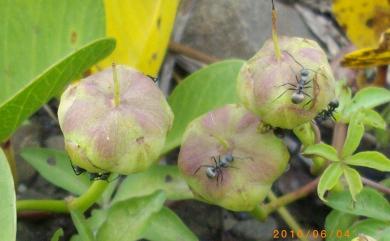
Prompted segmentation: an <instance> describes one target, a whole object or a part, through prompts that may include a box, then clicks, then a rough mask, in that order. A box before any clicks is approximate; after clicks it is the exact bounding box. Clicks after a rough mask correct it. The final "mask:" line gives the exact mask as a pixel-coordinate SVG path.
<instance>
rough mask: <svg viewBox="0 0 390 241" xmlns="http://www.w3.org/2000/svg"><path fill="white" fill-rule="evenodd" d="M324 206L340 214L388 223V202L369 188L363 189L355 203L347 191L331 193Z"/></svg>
mask: <svg viewBox="0 0 390 241" xmlns="http://www.w3.org/2000/svg"><path fill="white" fill-rule="evenodd" d="M326 204H327V205H328V206H330V207H332V208H334V209H336V210H339V211H341V212H346V213H350V214H354V215H361V216H366V217H370V218H375V219H378V220H383V221H390V204H389V202H388V201H387V200H386V198H384V197H383V196H382V195H381V194H380V193H378V192H377V191H376V190H374V189H371V188H366V187H365V188H363V190H362V191H361V192H360V193H359V194H358V195H357V196H356V202H354V201H353V200H352V196H351V194H350V193H349V191H343V192H334V193H331V194H330V195H329V196H328V202H327V203H326Z"/></svg>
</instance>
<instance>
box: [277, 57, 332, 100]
mask: <svg viewBox="0 0 390 241" xmlns="http://www.w3.org/2000/svg"><path fill="white" fill-rule="evenodd" d="M282 52H285V53H286V54H287V55H288V56H290V58H292V59H293V60H294V62H295V63H296V64H298V65H299V66H301V70H300V71H299V74H298V75H297V74H295V72H294V70H293V69H292V68H291V66H290V69H291V71H292V72H293V74H294V75H295V79H296V82H297V83H296V84H291V83H285V84H282V85H279V86H277V87H282V86H286V85H288V86H289V88H288V89H286V90H285V91H283V92H282V93H281V94H280V95H279V96H278V97H276V98H275V100H277V99H279V98H280V97H282V96H283V95H284V94H285V93H287V91H289V90H292V91H294V93H293V94H292V96H291V102H292V103H294V104H300V103H302V102H303V101H304V99H305V97H309V98H310V100H309V101H308V102H307V103H306V104H305V105H304V106H306V105H308V104H310V103H311V102H312V100H313V97H312V96H311V95H309V94H308V93H307V92H305V90H306V89H310V88H313V86H312V85H309V84H310V83H311V82H312V81H313V78H316V77H317V74H321V73H319V72H318V71H315V70H312V69H308V68H305V67H304V66H303V65H302V64H301V63H299V62H298V61H297V60H296V59H295V58H294V56H292V55H291V54H290V53H289V52H287V51H285V50H283V51H282ZM309 71H312V72H314V73H315V77H312V78H310V72H309ZM322 75H323V74H322ZM323 76H325V75H323ZM325 77H326V76H325ZM275 100H274V101H275Z"/></svg>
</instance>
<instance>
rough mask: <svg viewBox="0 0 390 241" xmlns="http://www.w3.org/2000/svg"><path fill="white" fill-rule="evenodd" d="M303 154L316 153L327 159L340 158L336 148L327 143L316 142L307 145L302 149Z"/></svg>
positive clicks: (335, 160) (336, 160)
mask: <svg viewBox="0 0 390 241" xmlns="http://www.w3.org/2000/svg"><path fill="white" fill-rule="evenodd" d="M303 154H304V155H317V156H320V157H323V158H325V159H327V160H329V161H334V162H339V161H340V159H339V157H338V156H337V150H336V149H335V148H334V147H333V146H330V145H328V144H325V143H318V144H314V145H311V146H308V147H306V148H305V149H304V151H303Z"/></svg>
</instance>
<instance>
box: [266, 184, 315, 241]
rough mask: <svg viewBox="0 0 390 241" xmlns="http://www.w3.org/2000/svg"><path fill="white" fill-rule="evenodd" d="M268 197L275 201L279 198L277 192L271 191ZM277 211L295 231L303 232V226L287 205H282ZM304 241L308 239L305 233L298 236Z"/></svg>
mask: <svg viewBox="0 0 390 241" xmlns="http://www.w3.org/2000/svg"><path fill="white" fill-rule="evenodd" d="M268 198H269V200H270V201H271V202H275V201H276V200H277V199H278V198H277V197H276V196H275V194H274V193H273V192H272V191H271V192H270V193H269V194H268ZM277 212H278V213H279V215H280V216H281V217H282V218H283V220H284V221H285V222H286V224H287V225H288V226H289V227H290V228H291V229H292V230H294V231H295V233H298V232H302V231H303V229H302V228H301V226H300V225H299V224H298V222H297V221H296V220H295V219H294V217H293V216H291V214H290V213H289V211H288V210H287V208H285V207H280V208H278V209H277ZM298 238H299V239H300V240H302V241H308V239H307V238H306V237H305V235H302V236H301V237H298Z"/></svg>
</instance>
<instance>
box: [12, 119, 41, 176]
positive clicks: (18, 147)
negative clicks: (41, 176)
mask: <svg viewBox="0 0 390 241" xmlns="http://www.w3.org/2000/svg"><path fill="white" fill-rule="evenodd" d="M39 132H40V127H39V126H38V125H36V124H26V125H23V126H21V127H20V128H19V129H18V130H17V131H16V132H15V133H14V134H13V136H12V138H11V143H12V146H13V149H14V152H15V159H16V167H17V173H18V179H19V182H21V183H29V182H30V181H31V178H32V177H33V176H34V175H35V173H36V171H35V169H34V168H33V167H32V166H31V165H30V164H28V163H27V162H26V161H25V160H24V159H23V158H22V157H21V156H20V152H21V151H22V150H23V148H26V147H39V146H40V141H39V138H40V134H39Z"/></svg>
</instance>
